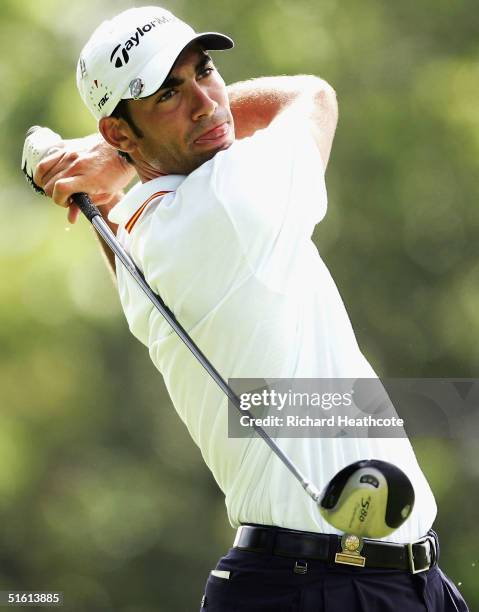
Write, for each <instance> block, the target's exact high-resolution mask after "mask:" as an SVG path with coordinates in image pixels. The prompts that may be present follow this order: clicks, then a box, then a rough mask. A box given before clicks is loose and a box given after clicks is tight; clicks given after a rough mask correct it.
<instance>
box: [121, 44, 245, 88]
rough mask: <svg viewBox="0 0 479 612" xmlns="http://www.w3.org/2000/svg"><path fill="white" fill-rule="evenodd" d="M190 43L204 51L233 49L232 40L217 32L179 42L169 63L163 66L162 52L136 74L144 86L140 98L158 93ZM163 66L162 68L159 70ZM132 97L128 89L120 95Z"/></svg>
mask: <svg viewBox="0 0 479 612" xmlns="http://www.w3.org/2000/svg"><path fill="white" fill-rule="evenodd" d="M192 42H198V43H200V44H201V46H202V47H203V48H204V49H205V50H212V51H223V50H226V49H232V48H233V47H234V42H233V40H232V39H231V38H230V37H229V36H226V35H225V34H220V33H219V32H202V33H201V34H196V35H195V36H191V37H189V38H188V39H186V40H183V41H180V42H179V43H178V45H177V46H176V48H175V49H173V50H172V52H171V58H172V59H171V61H170V62H168V63H167V66H166V65H165V64H164V59H165V58H164V52H161V53H159V54H158V55H155V56H153V57H152V59H150V61H149V62H147V63H146V64H145V66H143V68H142V69H141V70H140V71H139V72H138V75H137V76H138V78H140V79H141V80H142V81H143V83H144V84H145V85H144V89H143V91H142V92H141V96H139V97H140V98H147V97H148V96H151V95H152V94H154V93H155V91H158V89H160V87H161V86H162V84H163V82H164V81H165V79H166V77H167V76H168V74H169V73H170V71H171V69H172V67H173V65H174V63H175V62H176V60H177V59H178V56H179V55H180V54H181V53H182V51H183V50H184V49H186V47H187V46H188V45H190V44H191V43H192ZM162 64H163V68H160V67H161V66H162ZM132 98H133V96H132V95H131V94H130V90H129V88H128V89H127V90H126V91H125V92H124V94H123V95H122V99H127V100H128V99H129V100H131V99H132Z"/></svg>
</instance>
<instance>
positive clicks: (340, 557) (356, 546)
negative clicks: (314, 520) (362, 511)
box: [334, 533, 366, 567]
mask: <svg viewBox="0 0 479 612" xmlns="http://www.w3.org/2000/svg"><path fill="white" fill-rule="evenodd" d="M363 546H364V540H363V539H362V538H360V537H358V536H356V535H353V534H352V533H345V534H344V535H343V536H342V538H341V548H342V550H341V552H338V553H336V555H335V557H334V561H335V562H336V563H343V564H344V565H355V566H356V567H364V566H365V564H366V557H363V556H362V555H361V554H360V553H361V550H362V548H363Z"/></svg>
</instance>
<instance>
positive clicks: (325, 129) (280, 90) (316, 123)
mask: <svg viewBox="0 0 479 612" xmlns="http://www.w3.org/2000/svg"><path fill="white" fill-rule="evenodd" d="M228 95H229V99H230V104H231V111H232V113H233V117H234V120H235V131H236V137H237V138H244V137H246V136H251V135H252V134H253V133H254V132H255V131H256V130H258V129H263V128H265V127H267V126H268V125H270V123H271V122H272V121H274V120H275V119H279V118H280V117H281V115H283V113H286V112H287V113H289V114H291V115H296V116H297V117H298V118H300V117H301V118H302V119H304V118H305V117H309V119H310V122H311V131H312V134H313V136H314V138H315V140H316V144H317V146H318V149H319V151H320V154H321V157H322V159H323V162H324V166H325V167H326V166H327V163H328V160H329V156H330V153H331V147H332V144H333V139H334V133H335V130H336V125H337V122H338V104H337V100H336V92H335V91H334V89H333V88H332V87H331V85H329V83H327V82H326V81H324V80H323V79H320V78H318V77H315V76H310V75H299V76H279V77H262V78H259V79H253V80H250V81H242V82H239V83H235V84H233V85H230V86H229V87H228ZM285 145H286V146H287V143H285Z"/></svg>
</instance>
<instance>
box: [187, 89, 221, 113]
mask: <svg viewBox="0 0 479 612" xmlns="http://www.w3.org/2000/svg"><path fill="white" fill-rule="evenodd" d="M192 96H193V111H192V113H193V120H194V121H197V120H198V119H201V118H202V117H210V116H211V115H214V113H215V111H216V109H217V107H218V104H217V102H215V101H214V100H213V99H212V98H211V97H210V95H209V93H208V90H207V89H206V88H203V87H200V85H199V84H198V83H195V84H194V85H193V93H192Z"/></svg>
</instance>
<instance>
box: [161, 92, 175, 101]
mask: <svg viewBox="0 0 479 612" xmlns="http://www.w3.org/2000/svg"><path fill="white" fill-rule="evenodd" d="M175 93H176V91H175V90H174V89H168V91H165V93H164V94H162V95H161V96H160V97H159V98H158V102H166V101H167V100H169V99H170V98H172V97H173V96H174V95H175Z"/></svg>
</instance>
